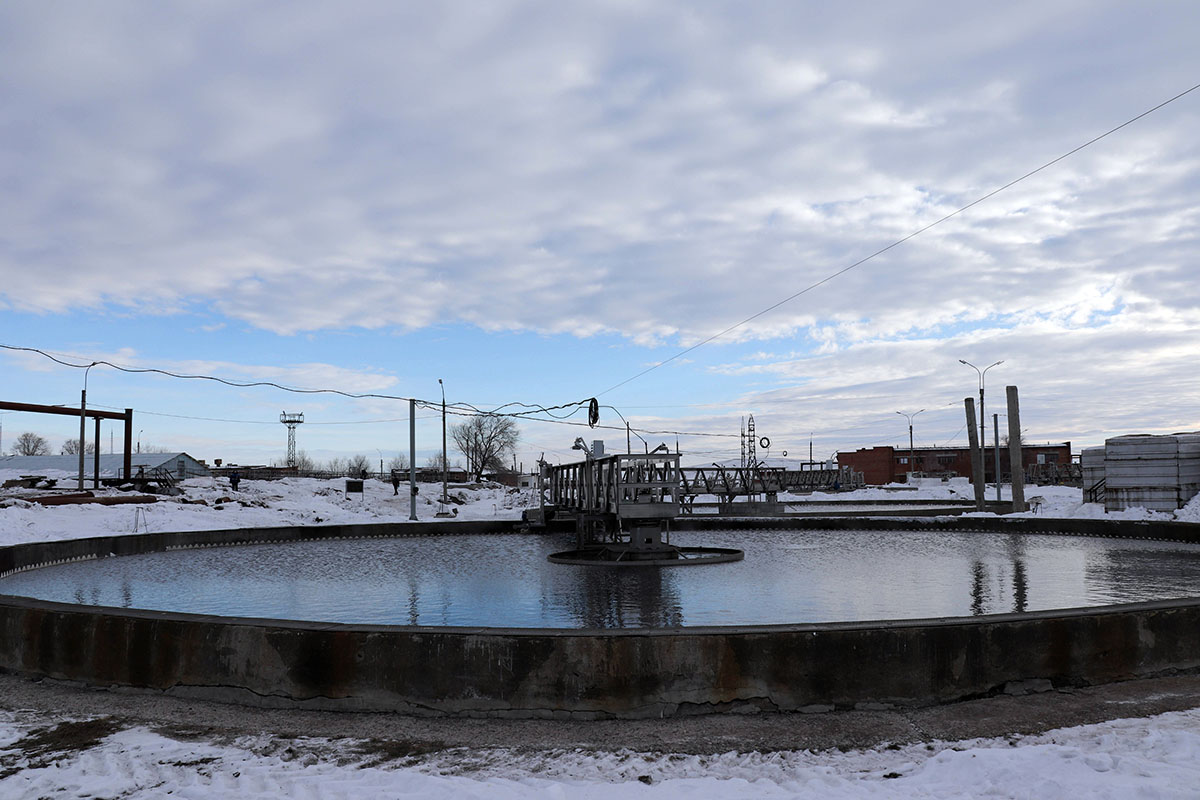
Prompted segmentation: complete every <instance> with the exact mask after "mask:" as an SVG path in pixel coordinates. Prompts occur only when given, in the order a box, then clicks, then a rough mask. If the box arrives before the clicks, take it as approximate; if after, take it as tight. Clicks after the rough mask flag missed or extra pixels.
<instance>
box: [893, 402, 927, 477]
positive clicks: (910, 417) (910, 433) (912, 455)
mask: <svg viewBox="0 0 1200 800" xmlns="http://www.w3.org/2000/svg"><path fill="white" fill-rule="evenodd" d="M924 410H925V409H923V408H922V409H921V411H924ZM921 411H914V412H913V413H911V414H905V413H904V412H903V411H897V412H896V413H897V414H899V415H900V416H902V417H904V418H905V419H907V420H908V471H909V472H916V471H917V470H914V469H913V464H914V463H915V461H916V459H915V452H916V448H914V447H913V417H915V416H916V415H917V414H920V413H921Z"/></svg>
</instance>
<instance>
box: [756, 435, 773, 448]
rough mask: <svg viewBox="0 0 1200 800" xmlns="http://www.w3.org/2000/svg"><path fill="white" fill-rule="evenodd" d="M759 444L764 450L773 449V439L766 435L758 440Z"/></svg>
mask: <svg viewBox="0 0 1200 800" xmlns="http://www.w3.org/2000/svg"><path fill="white" fill-rule="evenodd" d="M758 446H759V447H761V448H762V449H763V450H770V449H771V440H770V439H768V438H767V437H766V436H764V437H762V438H761V439H759V440H758Z"/></svg>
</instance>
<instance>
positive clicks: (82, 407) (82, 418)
mask: <svg viewBox="0 0 1200 800" xmlns="http://www.w3.org/2000/svg"><path fill="white" fill-rule="evenodd" d="M94 366H96V362H95V361H93V362H92V363H91V364H88V365H87V368H86V369H84V371H83V391H82V392H81V393H80V395H79V491H81V492H82V491H83V461H84V452H83V451H84V449H85V448H84V442H86V441H87V430H86V428H87V379H88V372H89V371H90V370H91V368H92V367H94ZM96 446H97V447H99V446H100V443H99V442H96Z"/></svg>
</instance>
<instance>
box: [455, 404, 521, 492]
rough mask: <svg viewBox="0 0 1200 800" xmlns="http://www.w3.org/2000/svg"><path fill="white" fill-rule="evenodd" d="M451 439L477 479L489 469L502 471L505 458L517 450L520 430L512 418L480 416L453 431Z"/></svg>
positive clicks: (457, 426)
mask: <svg viewBox="0 0 1200 800" xmlns="http://www.w3.org/2000/svg"><path fill="white" fill-rule="evenodd" d="M450 438H452V439H453V440H454V446H455V448H457V449H458V452H460V453H462V454H463V455H464V456H466V458H467V469H468V470H469V471H470V472H471V473H472V474H474V476H475V480H477V481H478V480H480V479H482V478H483V473H484V471H486V470H489V469H496V467H497V465H499V466H500V467H501V468H503V465H504V457H505V456H506V455H508V454H510V453H512V452H513V451H514V450H516V447H517V440H518V439H519V438H520V431H519V430H517V423H515V422H513V420H512V418H511V417H499V416H495V415H493V414H481V415H479V416H477V417H471V418H470V419H468V420H467V421H466V422H463V423H460V424H458V425H454V426H452V427H451V428H450Z"/></svg>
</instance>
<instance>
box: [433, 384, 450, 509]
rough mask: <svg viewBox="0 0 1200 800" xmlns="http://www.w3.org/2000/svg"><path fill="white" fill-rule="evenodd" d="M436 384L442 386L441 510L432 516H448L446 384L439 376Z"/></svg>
mask: <svg viewBox="0 0 1200 800" xmlns="http://www.w3.org/2000/svg"><path fill="white" fill-rule="evenodd" d="M438 386H440V387H442V510H441V511H439V512H437V514H435V515H434V516H436V517H448V516H450V512H449V511H447V510H446V505H447V504H448V503H449V502H450V499H449V498H448V497H447V496H446V469H447V466H446V384H444V383H442V379H441V378H438Z"/></svg>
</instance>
